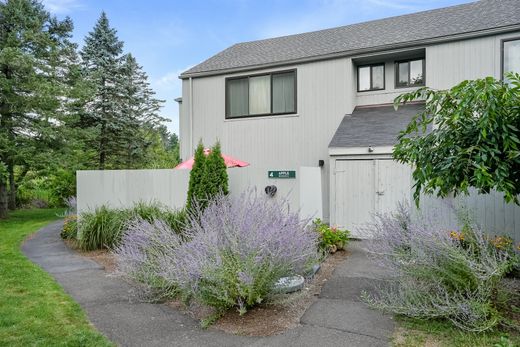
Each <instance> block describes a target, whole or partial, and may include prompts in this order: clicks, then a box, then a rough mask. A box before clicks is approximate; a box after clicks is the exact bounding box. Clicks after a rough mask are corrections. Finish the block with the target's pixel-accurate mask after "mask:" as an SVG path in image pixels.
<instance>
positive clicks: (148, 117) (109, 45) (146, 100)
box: [79, 12, 166, 169]
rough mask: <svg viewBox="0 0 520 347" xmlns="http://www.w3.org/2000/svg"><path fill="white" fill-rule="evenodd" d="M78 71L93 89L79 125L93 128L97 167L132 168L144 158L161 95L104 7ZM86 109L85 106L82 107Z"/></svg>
mask: <svg viewBox="0 0 520 347" xmlns="http://www.w3.org/2000/svg"><path fill="white" fill-rule="evenodd" d="M81 56H82V63H83V73H84V76H85V79H86V81H87V82H88V85H89V87H90V88H91V90H92V92H93V95H92V96H91V97H90V98H88V99H87V100H86V102H85V105H84V109H85V112H83V114H82V117H81V120H80V123H79V125H80V126H81V127H82V128H89V129H92V130H94V137H93V138H92V139H91V140H92V142H93V143H92V144H93V145H94V146H95V148H98V153H97V154H98V167H99V169H104V168H105V167H109V168H122V167H125V168H134V167H139V166H142V165H143V164H144V163H146V162H147V159H148V154H149V148H150V146H151V145H152V143H153V137H154V135H155V133H156V132H157V129H156V127H157V126H158V125H159V124H160V123H161V122H164V121H165V120H166V119H165V118H162V117H160V116H159V115H158V112H159V110H160V107H161V104H162V103H163V101H162V100H158V99H156V98H155V92H154V91H153V90H152V89H151V88H150V84H149V82H148V76H147V75H146V73H145V72H144V71H143V70H142V67H141V66H140V65H139V64H138V63H137V61H136V60H135V58H134V57H133V56H132V55H131V54H127V55H123V42H122V41H120V40H119V39H118V37H117V33H116V30H115V29H113V28H111V27H110V24H109V21H108V18H107V16H106V14H105V13H104V12H103V13H101V16H100V18H99V20H98V22H97V23H96V25H95V27H94V30H93V31H92V32H90V33H89V35H88V36H87V38H86V39H85V45H84V47H83V49H82V52H81ZM87 110H88V111H87Z"/></svg>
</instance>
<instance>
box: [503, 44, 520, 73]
mask: <svg viewBox="0 0 520 347" xmlns="http://www.w3.org/2000/svg"><path fill="white" fill-rule="evenodd" d="M506 72H516V73H520V40H515V41H505V42H504V74H505V73H506Z"/></svg>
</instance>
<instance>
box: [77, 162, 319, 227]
mask: <svg viewBox="0 0 520 347" xmlns="http://www.w3.org/2000/svg"><path fill="white" fill-rule="evenodd" d="M267 171H268V169H266V168H257V167H251V166H249V167H245V168H233V169H229V170H228V175H229V190H230V192H231V194H240V193H241V192H243V191H244V190H246V189H248V188H250V187H256V188H257V189H258V190H259V193H260V194H264V188H265V187H266V186H268V185H275V186H276V187H277V189H278V191H277V193H276V197H277V198H281V197H283V198H288V200H289V203H290V205H291V207H292V208H295V209H298V208H300V209H301V211H302V214H305V215H306V216H311V215H312V216H315V217H322V216H321V171H320V168H317V167H300V168H299V170H297V172H296V178H295V179H292V178H283V179H272V178H268V177H267ZM189 174H190V171H189V170H171V169H164V170H104V171H98V170H92V171H78V172H77V198H78V199H77V201H78V213H82V212H85V211H88V210H92V209H95V208H96V207H99V206H101V205H107V206H110V207H131V206H132V205H134V204H135V203H137V202H139V201H144V202H150V201H156V202H159V203H161V204H164V205H166V206H169V207H171V208H175V209H178V208H182V207H183V206H184V205H185V203H186V196H187V190H188V183H189ZM300 186H305V187H310V188H309V189H308V190H307V189H306V192H305V194H304V195H303V196H302V197H300Z"/></svg>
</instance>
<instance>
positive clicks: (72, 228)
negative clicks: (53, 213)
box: [60, 214, 78, 240]
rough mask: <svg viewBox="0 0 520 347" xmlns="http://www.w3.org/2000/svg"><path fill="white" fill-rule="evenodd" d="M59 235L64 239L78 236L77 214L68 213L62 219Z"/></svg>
mask: <svg viewBox="0 0 520 347" xmlns="http://www.w3.org/2000/svg"><path fill="white" fill-rule="evenodd" d="M60 236H61V238H62V239H64V240H73V239H77V237H78V216H76V215H75V214H74V215H69V216H66V217H65V219H64V221H63V229H62V230H61V233H60Z"/></svg>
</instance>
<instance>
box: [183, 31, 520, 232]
mask: <svg viewBox="0 0 520 347" xmlns="http://www.w3.org/2000/svg"><path fill="white" fill-rule="evenodd" d="M518 36H520V33H518V32H517V33H512V34H507V35H497V36H488V37H482V38H477V39H471V40H465V41H456V42H450V43H443V44H436V45H430V46H426V47H424V48H425V51H426V84H427V86H429V87H432V88H437V89H445V88H450V87H452V86H454V85H455V84H457V83H459V82H461V81H462V80H464V79H474V78H482V77H485V76H494V77H497V78H498V77H500V42H501V40H502V39H504V38H507V37H518ZM419 48H420V47H419ZM353 58H355V57H353ZM287 69H296V70H297V94H298V95H297V96H298V97H297V103H298V104H297V110H298V113H297V114H296V115H287V116H271V117H258V118H245V119H233V120H226V119H225V79H226V78H227V77H232V76H240V75H247V74H248V73H239V74H229V75H219V76H208V77H200V78H194V79H193V100H190V88H189V80H183V95H182V97H183V107H182V113H181V115H180V132H181V134H180V138H181V156H182V158H183V159H186V158H188V157H189V156H191V155H192V143H193V144H194V145H196V143H197V142H198V141H199V139H202V140H203V142H204V143H205V144H206V145H211V144H213V143H214V142H215V141H216V140H217V139H218V140H220V141H221V144H222V150H223V151H224V153H226V154H229V155H232V156H235V157H237V158H240V159H242V160H245V161H248V162H250V163H251V164H252V165H254V166H255V167H263V168H271V169H274V170H277V169H280V170H291V169H297V168H299V167H300V166H317V164H318V160H320V159H323V160H325V163H326V164H325V167H324V168H323V175H322V178H323V179H322V191H323V214H324V219H325V220H328V216H329V211H330V203H331V202H332V201H333V200H334V199H329V194H330V179H329V177H330V165H329V164H330V163H329V161H328V160H327V159H328V157H329V155H328V144H329V142H330V140H331V138H332V136H333V134H334V132H335V130H336V128H337V126H338V125H339V123H340V122H341V119H342V118H343V116H344V115H345V114H350V113H352V111H353V109H354V108H355V107H356V106H357V105H370V104H382V103H391V102H393V100H394V98H395V97H396V96H397V95H399V94H400V93H402V92H405V91H407V89H395V88H394V70H393V69H394V65H393V61H387V62H386V69H385V71H386V72H385V73H386V89H385V90H383V91H378V92H368V93H358V92H357V88H356V71H355V68H354V64H353V63H352V59H351V58H338V59H331V60H324V61H318V62H312V63H305V64H298V65H291V66H286V67H283V68H273V69H263V70H255V71H253V72H251V73H260V72H268V71H276V70H287ZM408 90H410V89H408ZM191 101H192V103H191ZM192 104H193V110H192V112H193V125H190V118H189V114H190V105H192ZM191 128H193V134H190V130H191ZM332 194H334V192H332ZM498 210H499V211H501V209H498ZM505 211H506V212H505V213H506V214H508V215H514V216H513V219H515V220H516V218H517V217H516V215H515V213H513V210H511V209H510V208H509V207H507V208H505ZM515 211H516V210H515ZM483 213H485V214H487V215H491V214H492V212H490V209H486V211H485V212H483ZM486 218H487V219H490V218H491V217H486ZM497 223H499V224H498V225H500V223H502V222H500V218H499V220H498V221H497ZM508 223H509V222H508ZM502 224H504V225H505V227H507V225H508V224H507V223H506V222H505V221H504V222H503V223H502Z"/></svg>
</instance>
